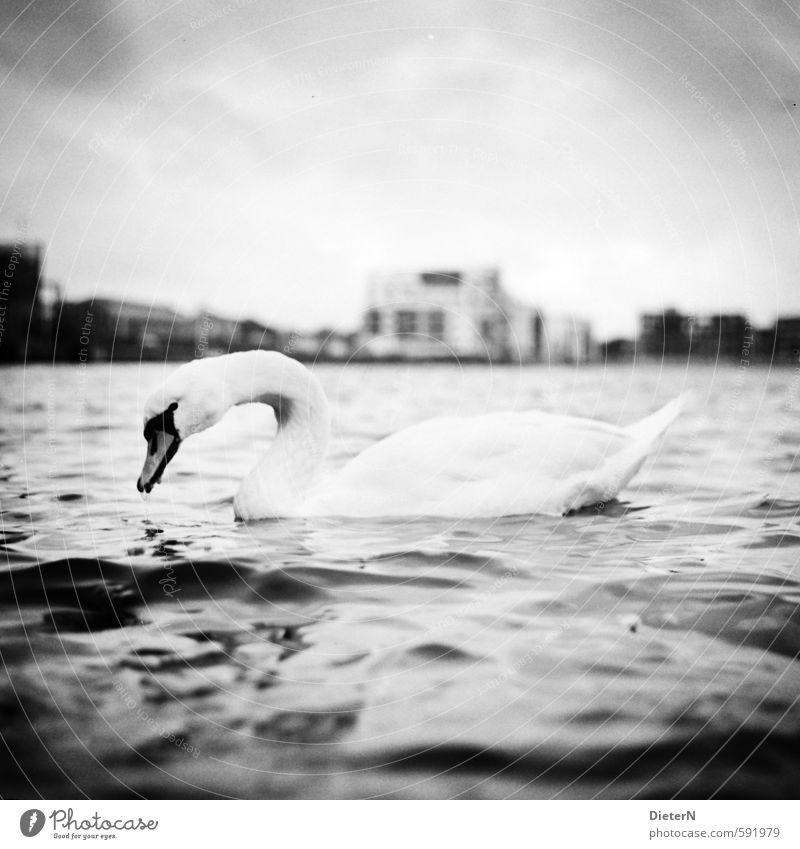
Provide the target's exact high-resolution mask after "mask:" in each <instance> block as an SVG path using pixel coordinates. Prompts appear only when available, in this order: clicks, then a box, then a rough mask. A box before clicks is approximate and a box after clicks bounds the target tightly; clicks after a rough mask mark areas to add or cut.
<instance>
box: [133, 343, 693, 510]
mask: <svg viewBox="0 0 800 849" xmlns="http://www.w3.org/2000/svg"><path fill="white" fill-rule="evenodd" d="M253 401H255V402H261V403H264V404H268V405H269V406H270V407H272V409H273V410H274V412H275V417H276V419H277V422H278V431H277V435H276V437H275V439H274V441H273V443H272V445H271V446H270V448H269V450H268V451H267V453H266V454H265V455H264V457H263V458H262V459H261V461H260V462H259V463H258V464H257V465H256V467H255V468H254V469H253V470H252V471H251V472H250V474H249V475H247V477H246V478H245V479H244V481H243V482H242V485H241V488H240V489H239V492H238V494H237V495H236V497H235V499H234V509H235V512H236V516H237V518H240V519H265V518H277V517H291V516H361V517H369V516H448V517H492V516H507V515H519V514H530V513H546V514H556V515H563V514H565V513H567V512H569V511H570V510H574V509H577V508H579V507H583V506H587V505H590V504H595V503H597V502H599V501H607V500H609V499H611V498H613V497H615V496H616V495H617V494H618V493H619V492H620V490H621V489H622V488H623V487H624V486H625V485H626V484H627V483H628V482H629V481H630V479H631V478H632V477H633V475H634V474H636V472H637V471H638V470H639V467H640V466H641V465H642V463H643V462H644V460H645V459H646V457H647V455H648V454H649V453H650V452H651V451H652V449H653V447H654V443H655V442H656V440H657V439H658V438H659V437H660V436H661V434H662V433H663V432H664V431H665V430H666V428H667V427H668V426H669V424H670V423H671V422H672V421H673V419H674V418H675V417H676V416H677V414H678V412H679V411H680V408H681V404H682V398H678V399H676V400H674V401H672V402H670V403H669V404H667V406H666V407H664V408H662V409H661V410H659V411H658V412H657V413H654V414H653V415H651V416H649V417H648V418H646V419H644V420H642V421H640V422H638V423H637V424H634V425H630V426H628V427H616V426H614V425H610V424H605V423H603V422H598V421H593V420H591V419H582V418H576V417H572V416H561V415H551V414H547V413H540V412H524V413H490V414H487V415H481V416H475V417H467V418H456V417H446V418H437V419H432V420H430V421H426V422H423V423H421V424H417V425H414V426H412V427H409V428H407V429H405V430H403V431H400V432H399V433H396V434H394V435H392V436H389V437H387V438H386V439H383V440H381V441H380V442H378V443H376V444H374V445H372V446H370V447H369V448H367V449H366V451H364V452H363V453H362V454H360V455H359V456H358V457H356V458H354V459H353V460H351V461H350V462H349V463H347V465H345V466H344V468H343V469H341V470H340V471H339V472H338V473H336V474H334V475H332V476H330V477H328V478H325V479H320V474H319V469H320V466H321V463H322V460H323V457H324V455H325V449H326V447H327V443H328V437H329V433H330V414H329V411H328V402H327V399H326V397H325V393H324V392H323V390H322V387H321V386H320V384H319V381H318V380H317V378H316V377H314V375H313V374H312V373H311V372H310V371H309V370H308V369H307V368H305V367H304V366H302V365H301V364H300V363H298V362H296V361H295V360H292V359H289V358H288V357H285V356H283V355H282V354H279V353H277V352H272V351H248V352H244V353H236V354H227V355H225V356H220V357H210V358H205V359H198V360H194V361H193V362H190V363H187V364H186V365H183V366H180V368H178V369H177V370H176V371H175V372H174V373H173V374H172V375H171V376H170V377H169V378H168V379H167V381H166V382H165V384H164V385H163V386H162V387H161V388H160V389H158V390H157V391H156V392H154V393H153V394H152V395H151V396H150V398H149V399H148V401H147V403H146V405H145V413H144V420H145V427H144V435H145V439H146V440H147V441H148V454H147V458H146V460H145V464H144V468H143V470H142V474H141V476H140V477H139V481H138V484H137V485H138V488H139V491H140V492H150V490H151V489H152V488H153V485H154V484H156V483H158V482H159V480H160V478H161V475H162V474H163V472H164V469H165V468H166V465H167V463H168V462H169V461H170V460H171V459H172V457H173V456H174V455H175V452H176V451H177V449H178V446H179V445H180V443H181V441H182V440H184V439H186V438H188V437H189V436H191V435H192V434H193V433H198V432H199V431H202V430H205V429H206V428H209V427H211V426H212V425H214V424H215V423H216V422H218V421H219V420H220V419H221V418H222V417H223V416H224V415H225V413H226V411H227V410H228V409H229V408H230V407H232V406H233V405H235V404H246V403H249V402H253Z"/></svg>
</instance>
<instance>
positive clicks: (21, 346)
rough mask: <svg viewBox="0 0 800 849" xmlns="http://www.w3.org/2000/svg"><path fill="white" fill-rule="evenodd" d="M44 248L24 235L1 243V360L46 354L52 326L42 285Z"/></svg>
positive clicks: (11, 360) (17, 360)
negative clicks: (29, 240)
mask: <svg viewBox="0 0 800 849" xmlns="http://www.w3.org/2000/svg"><path fill="white" fill-rule="evenodd" d="M41 276H42V251H41V248H40V246H39V245H35V244H34V245H28V244H26V243H25V241H24V239H23V237H22V235H20V237H19V238H18V239H17V240H16V241H15V242H13V243H7V244H0V362H21V361H23V360H25V359H28V360H35V359H40V358H42V357H44V356H46V354H47V350H48V347H49V329H48V328H47V326H46V321H45V316H44V310H43V308H42V303H41V298H40V293H39V284H40V280H41Z"/></svg>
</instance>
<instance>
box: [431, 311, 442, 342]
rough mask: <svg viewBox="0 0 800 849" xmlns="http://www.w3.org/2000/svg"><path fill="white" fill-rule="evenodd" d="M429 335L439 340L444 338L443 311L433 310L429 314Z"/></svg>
mask: <svg viewBox="0 0 800 849" xmlns="http://www.w3.org/2000/svg"><path fill="white" fill-rule="evenodd" d="M428 333H430V335H431V336H434V337H436V338H437V339H441V338H442V337H443V336H444V313H443V312H442V310H432V311H431V312H429V313H428Z"/></svg>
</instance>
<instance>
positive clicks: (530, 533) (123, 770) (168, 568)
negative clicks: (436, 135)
mask: <svg viewBox="0 0 800 849" xmlns="http://www.w3.org/2000/svg"><path fill="white" fill-rule="evenodd" d="M317 373H318V374H319V376H320V377H321V379H322V380H323V383H324V385H325V387H326V390H327V392H328V394H329V396H330V398H331V399H332V402H333V405H334V410H335V437H334V440H333V450H332V452H331V456H330V458H329V461H328V462H329V463H330V464H331V466H336V465H338V464H340V463H342V462H344V460H345V459H346V458H347V457H348V456H350V455H352V454H354V453H357V452H358V451H360V450H361V449H363V448H364V447H365V446H366V445H368V444H370V443H371V442H372V441H373V440H375V439H378V438H380V437H382V436H384V435H386V434H387V433H389V432H391V431H393V430H396V429H398V428H400V427H403V426H405V425H407V424H410V423H411V422H413V421H416V420H419V419H422V418H427V417H428V416H431V415H436V414H438V413H442V412H448V413H453V412H460V413H464V414H470V413H476V412H482V411H485V410H497V409H513V408H517V409H526V408H530V407H540V408H543V409H550V410H557V411H560V412H569V413H573V414H582V415H587V416H592V417H598V418H603V419H606V420H608V421H614V422H621V423H625V422H629V421H633V420H634V419H636V418H638V417H641V416H642V415H644V414H645V413H647V412H650V411H651V410H653V409H655V408H656V407H657V406H658V405H659V404H661V403H663V402H664V401H666V400H668V399H669V398H670V397H673V396H674V395H677V394H679V392H681V391H683V390H684V389H686V388H693V389H694V390H695V393H696V394H695V398H696V401H695V404H694V405H693V407H692V408H691V409H690V410H689V411H687V413H686V415H685V416H684V418H683V419H682V420H681V421H679V422H678V423H677V424H676V425H675V426H674V428H673V429H672V431H671V432H670V435H669V437H668V438H667V440H666V441H665V442H664V445H663V447H662V449H661V450H660V452H659V454H658V455H657V456H655V457H654V458H653V459H652V460H651V461H650V463H649V464H648V465H647V467H646V468H645V469H644V470H643V472H642V473H641V475H640V476H639V477H638V478H637V480H636V482H635V483H634V485H633V486H631V487H630V488H629V490H628V491H627V492H626V493H625V499H626V500H625V502H623V503H612V504H609V505H606V506H605V507H604V508H600V507H598V508H596V509H588V510H584V511H583V512H581V513H580V514H578V515H574V516H569V517H567V518H564V519H553V518H545V517H529V518H521V517H515V518H504V519H496V520H482V521H459V522H454V521H449V520H419V521H410V520H403V521H391V520H382V521H374V520H373V521H367V520H355V521H346V522H339V521H331V520H314V521H302V520H293V521H280V522H260V523H253V524H250V525H244V524H241V523H235V522H233V521H232V505H231V500H232V495H233V493H234V492H235V489H236V485H237V480H238V479H239V478H240V477H241V476H242V475H243V474H244V473H245V472H246V471H247V470H248V469H249V467H250V466H251V465H252V464H253V462H254V458H255V456H256V454H257V452H258V451H259V450H263V448H264V447H265V446H266V444H267V442H268V440H269V438H270V436H271V432H272V427H273V425H272V424H271V423H270V420H271V417H270V415H269V413H268V411H267V410H265V409H263V408H261V409H259V408H255V407H251V408H241V409H237V410H235V411H233V412H232V413H231V414H230V416H229V417H228V418H227V419H226V420H225V421H224V422H223V424H222V425H220V426H219V428H217V429H215V430H213V431H210V432H208V433H206V434H203V435H201V436H199V437H197V438H196V439H195V440H194V441H193V442H189V443H187V444H186V445H185V446H184V447H183V448H182V450H181V453H180V454H179V456H178V458H176V460H175V461H174V463H173V465H172V466H171V467H170V469H169V470H168V472H167V475H166V478H167V479H166V482H165V484H164V486H162V487H159V488H157V489H156V491H155V492H154V494H153V495H152V496H151V499H150V501H149V502H148V503H143V502H142V501H141V500H140V499H139V497H138V495H137V493H136V491H135V481H136V477H137V475H138V473H139V468H140V464H141V460H142V458H143V453H144V442H143V440H142V438H141V434H140V428H141V421H140V412H139V411H140V409H141V405H140V403H139V402H140V400H141V398H142V396H143V395H144V394H145V393H146V392H147V391H148V390H149V389H150V388H151V387H152V386H153V384H154V383H155V382H157V380H158V379H159V374H160V367H158V366H150V365H148V366H144V367H138V366H127V365H126V366H113V367H108V366H97V367H90V368H89V369H84V370H83V371H78V370H76V369H71V368H68V367H64V366H61V367H58V368H56V369H49V368H45V367H36V368H31V369H28V370H27V371H25V372H23V371H22V370H21V369H10V370H6V372H5V373H4V378H5V379H4V381H3V383H2V389H1V390H0V391H1V392H2V400H3V410H4V415H3V418H2V430H0V449H1V454H0V478H2V490H0V491H1V492H2V523H0V549H2V552H3V555H4V557H3V561H2V562H0V632H1V633H0V652H1V653H2V659H3V662H4V672H3V673H2V676H3V677H2V678H0V722H1V723H2V730H3V734H4V739H5V741H6V743H7V745H8V749H7V750H3V752H2V754H0V775H2V776H3V779H2V785H3V786H2V795H3V796H5V797H13V796H18V797H19V796H22V797H31V796H34V795H36V794H37V793H41V794H42V795H45V796H50V797H60V798H65V797H76V796H82V795H87V796H93V797H99V798H109V797H119V796H139V795H141V796H150V797H153V796H171V797H195V796H237V797H238V796H255V797H336V798H342V797H363V796H404V797H453V796H470V797H493V798H494V797H536V798H551V797H558V798H569V797H593V796H606V797H633V796H640V797H671V796H683V797H706V796H710V795H714V794H716V795H719V796H746V797H753V796H769V797H781V796H790V797H791V796H794V795H795V794H796V788H797V786H798V780H800V766H798V763H800V762H799V761H798V759H797V728H798V725H799V724H800V704H798V694H800V675H798V663H797V654H798V650H799V649H800V614H798V602H799V601H800V571H799V570H798V565H797V561H798V550H800V549H798V545H800V522H798V510H800V476H798V472H800V464H799V463H798V460H797V452H798V448H800V418H798V416H797V404H798V399H799V398H800V392H799V391H798V387H797V383H798V380H799V379H800V378H798V374H797V373H796V372H794V371H791V370H786V371H782V372H774V373H772V374H769V373H768V372H766V371H756V370H753V371H751V372H745V371H742V370H737V369H724V370H716V369H714V368H713V367H708V368H700V369H697V368H695V369H693V370H691V371H688V372H685V371H681V370H678V369H675V368H671V369H662V368H658V367H636V368H633V369H630V368H627V367H619V368H614V369H609V370H601V369H583V370H578V371H576V370H571V369H569V368H566V367H564V368H558V369H556V368H553V369H549V368H546V367H535V368H526V369H523V370H519V369H515V368H503V369H483V368H479V367H475V368H466V369H459V368H455V367H452V368H451V367H446V366H437V367H427V366H426V367H416V368H406V367H402V366H399V367H397V366H392V367H373V368H369V367H366V366H360V367H348V368H346V369H344V368H338V367H331V366H327V367H324V368H321V369H318V370H317ZM409 386H410V387H412V388H413V391H409ZM546 449H547V446H542V450H546ZM532 485H535V482H533V483H532Z"/></svg>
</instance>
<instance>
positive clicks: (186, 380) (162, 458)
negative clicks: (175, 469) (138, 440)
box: [136, 360, 230, 492]
mask: <svg viewBox="0 0 800 849" xmlns="http://www.w3.org/2000/svg"><path fill="white" fill-rule="evenodd" d="M201 363H202V361H200V360H196V361H194V362H191V363H187V364H186V365H183V366H181V367H180V368H179V369H178V370H177V371H176V372H175V373H174V374H172V376H171V377H169V378H168V380H167V381H166V382H165V383H164V385H163V386H161V387H160V388H159V389H157V390H156V391H155V392H153V394H152V395H150V397H149V398H148V399H147V402H146V403H145V406H144V438H145V440H146V442H147V456H146V457H145V460H144V468H143V469H142V474H141V475H140V476H139V480H138V481H137V483H136V487H137V489H138V490H139V492H150V490H151V489H152V488H153V487H154V486H155V485H156V484H157V483H160V481H161V476H162V475H163V474H164V469H166V468H167V464H168V463H169V461H170V460H171V459H172V458H173V457H174V456H175V454H176V453H177V451H178V448H179V447H180V445H181V442H183V440H184V439H187V438H188V437H190V436H191V435H192V434H193V433H200V431H203V430H207V429H208V428H210V427H211V426H212V425H215V424H216V423H217V422H218V421H219V420H220V419H221V418H222V417H223V416H224V415H225V413H226V411H227V409H228V407H229V406H230V404H228V403H226V401H225V394H224V392H223V391H221V387H220V385H219V383H218V382H217V381H216V380H213V379H212V378H213V377H214V375H212V374H210V373H209V372H210V371H211V369H209V368H205V369H204V368H203V367H202V366H201Z"/></svg>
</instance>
